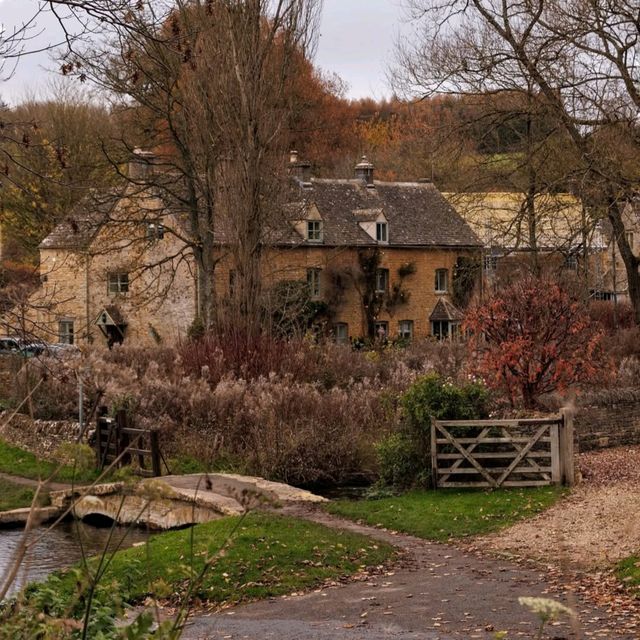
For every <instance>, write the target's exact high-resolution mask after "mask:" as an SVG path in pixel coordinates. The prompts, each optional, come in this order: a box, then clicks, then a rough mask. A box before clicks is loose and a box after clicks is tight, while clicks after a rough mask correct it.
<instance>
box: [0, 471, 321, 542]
mask: <svg viewBox="0 0 640 640" xmlns="http://www.w3.org/2000/svg"><path fill="white" fill-rule="evenodd" d="M50 497H51V506H49V507H43V508H41V509H39V510H38V512H37V514H36V517H37V519H38V520H39V521H41V522H42V521H49V520H54V519H57V518H60V517H63V516H64V515H65V514H68V515H71V516H73V517H76V518H79V519H82V520H102V521H105V520H112V521H115V522H117V523H118V524H132V523H138V524H139V525H140V526H146V527H149V528H151V529H160V530H161V529H175V528H179V527H185V526H189V525H192V524H199V523H202V522H209V521H211V520H217V519H219V518H224V517H227V516H239V515H242V514H243V513H245V512H246V511H247V510H248V509H252V508H256V507H260V506H285V505H287V504H292V503H301V502H304V503H317V502H324V501H326V499H325V498H322V497H320V496H317V495H315V494H313V493H310V492H309V491H305V490H303V489H298V488H296V487H292V486H290V485H288V484H283V483H280V482H271V481H269V480H265V479H263V478H258V477H252V476H242V475H236V474H225V473H196V474H189V475H170V476H162V477H159V478H147V479H144V480H140V481H136V482H133V483H128V482H110V483H104V484H96V485H92V486H77V487H66V488H64V489H58V490H56V491H51V493H50ZM30 511H31V510H30V509H28V508H26V509H15V510H13V511H7V512H4V513H2V514H0V525H5V526H10V525H19V524H23V523H25V522H26V521H27V518H28V516H29V513H30ZM32 517H33V514H32Z"/></svg>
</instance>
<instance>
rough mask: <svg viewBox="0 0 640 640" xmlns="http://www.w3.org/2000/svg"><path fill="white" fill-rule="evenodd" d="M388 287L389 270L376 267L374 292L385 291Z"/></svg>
mask: <svg viewBox="0 0 640 640" xmlns="http://www.w3.org/2000/svg"><path fill="white" fill-rule="evenodd" d="M388 288H389V270H388V269H378V270H377V271H376V292H378V293H386V291H387V289H388Z"/></svg>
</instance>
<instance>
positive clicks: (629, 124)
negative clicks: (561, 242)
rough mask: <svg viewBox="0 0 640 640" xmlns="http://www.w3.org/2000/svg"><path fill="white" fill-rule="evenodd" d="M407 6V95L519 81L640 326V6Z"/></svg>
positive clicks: (450, 1)
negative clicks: (613, 260) (553, 136)
mask: <svg viewBox="0 0 640 640" xmlns="http://www.w3.org/2000/svg"><path fill="white" fill-rule="evenodd" d="M409 5H410V9H411V11H412V16H413V17H414V18H415V19H416V20H417V21H418V24H419V35H418V37H417V38H416V40H415V41H414V42H413V43H411V45H410V46H409V47H405V48H403V49H402V54H401V67H402V73H403V80H404V86H405V89H406V90H407V91H409V92H412V93H414V95H415V94H417V95H425V94H427V95H431V94H433V93H441V92H444V93H453V94H467V93H471V94H477V93H478V92H479V91H480V92H483V93H487V94H491V93H493V94H496V93H500V92H503V91H505V88H508V90H509V91H513V89H514V84H517V85H518V86H520V87H521V89H522V90H523V91H527V92H533V94H534V95H537V96H540V99H542V100H544V105H545V108H546V109H548V111H549V113H550V114H551V116H552V118H553V120H554V121H555V122H557V123H558V124H559V126H560V127H561V128H562V131H563V133H564V135H563V139H564V140H565V145H566V151H567V154H568V155H567V157H570V158H572V159H573V158H575V159H577V161H578V162H577V164H576V167H575V169H574V177H575V180H574V182H575V183H576V184H579V185H580V186H581V187H584V188H583V189H581V190H580V192H579V194H578V195H580V196H581V197H582V198H583V199H584V200H585V202H586V205H587V207H588V208H589V210H591V211H593V212H595V215H596V216H601V217H606V218H607V219H608V220H609V222H610V224H611V227H612V229H613V237H614V238H615V241H616V243H617V246H618V250H619V253H620V256H621V258H622V260H623V262H624V265H625V269H626V275H627V281H628V289H629V296H630V298H631V301H632V304H633V306H634V311H635V317H636V322H637V323H638V324H640V272H639V269H638V268H639V266H640V256H637V255H635V254H634V253H633V251H632V248H631V246H630V245H629V242H628V237H627V234H626V233H625V228H624V222H623V209H624V207H625V205H626V203H627V202H630V201H632V200H633V199H634V198H635V196H636V195H637V193H638V189H639V187H640V145H639V138H638V128H637V113H638V109H639V108H640V91H639V89H638V87H639V86H640V84H639V82H638V80H639V77H638V66H637V59H638V55H639V54H640V49H639V47H640V32H639V23H638V19H637V3H635V2H631V1H630V0H621V1H620V2H613V3H611V2H609V3H600V2H564V1H563V0H536V1H535V2H525V3H521V2H517V3H505V2H500V1H498V0H472V1H471V2H466V1H465V0H447V1H445V2H436V1H431V0H411V2H410V3H409ZM622 130H624V131H626V132H627V136H626V138H625V140H624V144H623V145H622V146H621V145H619V144H616V143H615V142H614V141H615V140H618V142H619V141H620V138H619V137H618V135H617V134H618V133H619V132H620V131H622ZM561 151H562V150H561ZM561 157H562V155H561ZM629 157H630V158H631V159H632V160H631V161H629Z"/></svg>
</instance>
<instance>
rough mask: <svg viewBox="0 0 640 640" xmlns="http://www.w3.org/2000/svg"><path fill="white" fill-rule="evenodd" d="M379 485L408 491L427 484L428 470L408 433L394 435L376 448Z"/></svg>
mask: <svg viewBox="0 0 640 640" xmlns="http://www.w3.org/2000/svg"><path fill="white" fill-rule="evenodd" d="M376 453H377V456H378V467H379V483H380V484H382V485H383V486H388V487H394V488H397V489H406V488H409V487H411V486H412V485H414V484H427V478H426V477H423V474H424V473H425V471H426V470H427V468H426V467H425V465H424V461H423V459H422V457H421V456H420V453H419V451H418V448H417V447H416V446H415V441H414V440H413V439H412V438H411V437H410V435H409V434H408V433H406V432H396V433H392V434H391V435H390V436H387V437H386V438H384V439H383V440H382V441H381V442H379V443H378V445H377V446H376Z"/></svg>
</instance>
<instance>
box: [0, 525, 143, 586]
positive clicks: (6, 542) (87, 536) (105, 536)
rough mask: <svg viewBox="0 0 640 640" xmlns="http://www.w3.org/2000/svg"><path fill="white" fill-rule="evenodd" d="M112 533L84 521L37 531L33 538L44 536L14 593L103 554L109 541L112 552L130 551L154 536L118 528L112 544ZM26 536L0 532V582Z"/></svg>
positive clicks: (22, 570) (18, 531) (24, 565)
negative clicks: (81, 561) (120, 549)
mask: <svg viewBox="0 0 640 640" xmlns="http://www.w3.org/2000/svg"><path fill="white" fill-rule="evenodd" d="M110 533H111V528H110V527H95V526H92V525H90V524H86V523H84V522H80V521H70V522H62V523H60V524H58V525H57V526H56V527H55V528H54V529H52V530H51V531H47V530H46V528H45V527H40V528H38V529H35V530H34V531H33V532H32V533H31V538H30V539H31V540H36V539H37V538H38V537H40V536H42V539H41V540H38V541H37V542H36V544H34V546H33V547H32V548H31V549H30V550H29V553H28V554H27V557H26V558H25V560H24V562H23V563H22V566H21V567H20V572H19V574H18V578H17V579H16V581H15V582H14V583H13V585H12V589H11V591H10V593H16V592H17V591H19V590H20V589H21V588H22V587H23V586H24V585H25V584H27V583H28V582H32V581H34V580H42V579H44V578H45V577H46V576H47V575H48V574H49V573H51V572H52V571H56V570H57V569H62V568H64V567H68V566H70V565H72V564H74V563H76V562H78V561H79V560H80V559H81V558H82V555H83V552H84V554H85V555H87V556H93V555H97V554H99V553H101V552H102V551H103V550H104V548H105V545H107V542H109V544H108V548H109V549H115V548H117V547H118V546H120V548H126V547H131V546H133V545H134V544H136V543H140V542H145V541H146V540H147V539H148V538H149V535H150V534H149V533H148V532H147V531H145V530H144V529H138V528H133V529H128V528H127V527H115V528H114V530H113V534H112V535H111V540H110V541H109V535H110ZM22 535H23V532H22V530H21V529H2V530H0V581H1V580H2V579H3V578H4V575H5V571H6V570H7V569H8V568H9V567H10V566H11V563H12V561H13V559H14V557H15V552H16V549H18V548H19V545H20V541H21V540H22Z"/></svg>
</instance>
